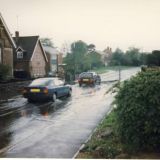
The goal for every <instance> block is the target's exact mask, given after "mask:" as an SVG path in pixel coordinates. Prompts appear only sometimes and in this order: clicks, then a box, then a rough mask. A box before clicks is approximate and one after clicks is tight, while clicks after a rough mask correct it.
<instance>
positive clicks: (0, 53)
mask: <svg viewBox="0 0 160 160" xmlns="http://www.w3.org/2000/svg"><path fill="white" fill-rule="evenodd" d="M0 63H2V48H1V46H0Z"/></svg>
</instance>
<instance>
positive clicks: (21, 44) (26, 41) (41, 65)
mask: <svg viewBox="0 0 160 160" xmlns="http://www.w3.org/2000/svg"><path fill="white" fill-rule="evenodd" d="M14 41H15V43H16V45H17V48H16V49H15V51H14V76H15V77H16V78H36V77H44V76H45V75H46V64H47V63H48V59H47V56H46V53H45V52H44V50H43V47H42V44H41V42H40V39H39V36H27V37H20V36H19V32H16V36H15V37H14Z"/></svg>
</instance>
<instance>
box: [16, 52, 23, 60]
mask: <svg viewBox="0 0 160 160" xmlns="http://www.w3.org/2000/svg"><path fill="white" fill-rule="evenodd" d="M17 59H23V51H17Z"/></svg>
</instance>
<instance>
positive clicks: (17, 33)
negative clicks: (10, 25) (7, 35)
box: [15, 31, 19, 42]
mask: <svg viewBox="0 0 160 160" xmlns="http://www.w3.org/2000/svg"><path fill="white" fill-rule="evenodd" d="M15 37H16V42H18V39H19V31H16V32H15Z"/></svg>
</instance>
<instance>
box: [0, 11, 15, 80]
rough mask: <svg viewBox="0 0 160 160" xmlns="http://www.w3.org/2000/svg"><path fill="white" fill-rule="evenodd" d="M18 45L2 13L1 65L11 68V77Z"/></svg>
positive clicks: (0, 34)
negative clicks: (15, 49)
mask: <svg viewBox="0 0 160 160" xmlns="http://www.w3.org/2000/svg"><path fill="white" fill-rule="evenodd" d="M14 48H16V44H15V42H14V40H13V38H12V36H11V34H10V32H9V30H8V27H7V25H6V23H5V21H4V19H3V17H2V15H1V13H0V64H3V65H7V66H9V68H10V71H9V76H11V77H12V76H13V51H14Z"/></svg>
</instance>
